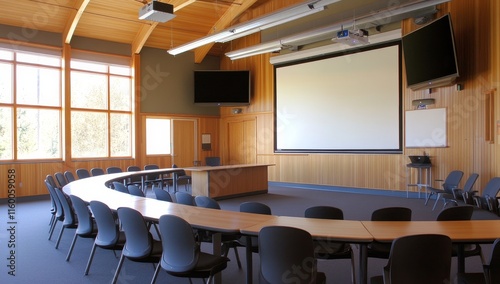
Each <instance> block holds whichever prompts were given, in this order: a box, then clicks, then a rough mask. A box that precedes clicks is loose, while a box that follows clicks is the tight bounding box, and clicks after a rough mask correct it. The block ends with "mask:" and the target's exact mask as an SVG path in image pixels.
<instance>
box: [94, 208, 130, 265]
mask: <svg viewBox="0 0 500 284" xmlns="http://www.w3.org/2000/svg"><path fill="white" fill-rule="evenodd" d="M89 206H90V209H91V210H92V213H93V214H94V219H95V222H96V225H97V236H96V238H95V240H94V244H93V245H92V250H91V251H90V256H89V259H88V261H87V266H86V267H85V275H88V274H89V270H90V266H91V265H92V261H93V260H94V255H95V252H96V249H97V248H102V249H105V250H113V252H114V251H116V250H122V249H123V245H124V244H125V233H123V232H121V231H120V229H119V226H118V224H117V219H116V215H115V214H113V211H111V209H110V208H109V207H108V205H106V204H105V203H103V202H100V201H96V200H93V201H90V205H89ZM115 255H116V254H115Z"/></svg>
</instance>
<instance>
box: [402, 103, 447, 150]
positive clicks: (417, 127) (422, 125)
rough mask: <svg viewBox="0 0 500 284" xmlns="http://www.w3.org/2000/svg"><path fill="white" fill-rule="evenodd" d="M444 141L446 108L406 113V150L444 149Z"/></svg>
mask: <svg viewBox="0 0 500 284" xmlns="http://www.w3.org/2000/svg"><path fill="white" fill-rule="evenodd" d="M446 141H447V140H446V108H435V109H421V110H408V111H406V115H405V145H406V147H407V148H432V147H446V146H447V145H446Z"/></svg>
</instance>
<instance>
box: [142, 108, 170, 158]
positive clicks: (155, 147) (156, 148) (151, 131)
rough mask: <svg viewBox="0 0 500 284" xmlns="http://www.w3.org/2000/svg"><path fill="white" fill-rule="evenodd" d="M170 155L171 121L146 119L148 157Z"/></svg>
mask: <svg viewBox="0 0 500 284" xmlns="http://www.w3.org/2000/svg"><path fill="white" fill-rule="evenodd" d="M170 153H171V151H170V119H166V118H149V117H148V118H146V155H169V154H170Z"/></svg>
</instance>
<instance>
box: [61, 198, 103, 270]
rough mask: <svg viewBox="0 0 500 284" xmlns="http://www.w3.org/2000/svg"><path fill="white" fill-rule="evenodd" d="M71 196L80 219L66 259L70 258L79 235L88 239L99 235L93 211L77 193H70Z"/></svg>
mask: <svg viewBox="0 0 500 284" xmlns="http://www.w3.org/2000/svg"><path fill="white" fill-rule="evenodd" d="M69 198H70V200H71V204H72V205H73V209H74V210H75V214H76V217H77V219H78V227H77V228H76V231H75V236H74V237H73V241H72V242H71V245H70V247H69V251H68V255H67V256H66V261H69V260H70V258H71V254H72V253H73V248H74V247H75V244H76V240H77V239H78V237H80V238H86V239H88V238H95V237H96V235H97V226H95V224H94V219H93V218H92V213H91V212H90V210H89V207H88V206H87V203H85V201H83V200H82V199H81V198H80V197H78V196H76V195H70V196H69Z"/></svg>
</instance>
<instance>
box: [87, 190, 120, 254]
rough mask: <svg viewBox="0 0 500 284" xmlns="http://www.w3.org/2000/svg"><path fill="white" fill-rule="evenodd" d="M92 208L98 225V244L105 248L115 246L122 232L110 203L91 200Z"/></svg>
mask: <svg viewBox="0 0 500 284" xmlns="http://www.w3.org/2000/svg"><path fill="white" fill-rule="evenodd" d="M90 209H91V210H92V213H93V214H94V219H95V222H96V225H97V236H96V239H95V243H96V245H98V246H100V247H104V248H111V247H114V246H115V244H116V243H117V242H118V239H119V238H120V232H119V230H118V226H117V224H116V219H115V216H114V215H113V211H111V209H110V208H109V207H108V205H106V204H105V203H103V202H101V201H97V200H92V201H90Z"/></svg>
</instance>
